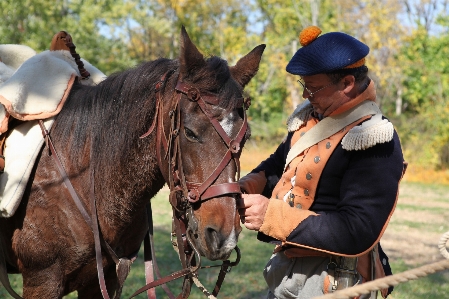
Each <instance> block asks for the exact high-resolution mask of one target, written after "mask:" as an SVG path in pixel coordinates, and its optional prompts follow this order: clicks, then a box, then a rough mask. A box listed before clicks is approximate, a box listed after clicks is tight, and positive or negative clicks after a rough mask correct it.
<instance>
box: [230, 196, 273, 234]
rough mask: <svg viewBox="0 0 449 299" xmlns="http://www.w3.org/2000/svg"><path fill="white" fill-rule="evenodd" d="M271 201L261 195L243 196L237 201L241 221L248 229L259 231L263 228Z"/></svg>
mask: <svg viewBox="0 0 449 299" xmlns="http://www.w3.org/2000/svg"><path fill="white" fill-rule="evenodd" d="M268 202H269V199H268V198H266V197H265V196H263V195H260V194H242V197H241V198H240V200H239V201H237V203H238V204H237V209H238V210H239V214H240V221H242V223H243V224H244V225H245V227H246V228H247V229H250V230H256V231H258V230H259V229H260V227H261V226H262V223H263V220H264V218H265V213H266V211H267V207H268Z"/></svg>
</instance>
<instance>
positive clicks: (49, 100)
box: [0, 45, 106, 217]
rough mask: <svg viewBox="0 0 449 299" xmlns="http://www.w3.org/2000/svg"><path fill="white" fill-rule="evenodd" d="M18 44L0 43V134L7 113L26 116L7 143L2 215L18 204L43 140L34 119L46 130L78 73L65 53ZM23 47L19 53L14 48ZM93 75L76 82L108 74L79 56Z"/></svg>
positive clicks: (5, 127) (1, 178)
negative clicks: (41, 122) (38, 51)
mask: <svg viewBox="0 0 449 299" xmlns="http://www.w3.org/2000/svg"><path fill="white" fill-rule="evenodd" d="M27 48H28V47H26V46H20V45H0V60H1V62H0V103H1V104H3V106H1V105H0V125H1V126H0V134H3V133H5V132H6V131H7V130H8V120H9V118H10V117H14V118H17V119H19V120H27V121H26V122H25V123H23V124H21V125H19V126H17V127H16V128H14V129H13V130H12V131H11V132H10V135H9V137H8V138H7V139H6V142H5V150H4V156H5V170H4V173H3V174H1V175H0V217H11V216H12V215H14V213H15V211H16V210H17V208H18V207H19V204H20V201H21V199H22V196H23V194H24V190H25V187H26V185H27V183H28V179H29V176H30V174H31V170H32V169H33V166H34V163H35V161H36V158H37V156H38V154H39V152H40V150H41V149H42V146H43V144H44V138H43V137H42V131H41V129H40V127H39V124H38V121H37V120H38V119H43V120H45V121H44V124H45V127H46V128H47V130H50V128H51V125H52V124H53V121H54V116H55V115H57V114H58V113H59V112H60V111H61V109H62V107H63V105H64V103H65V101H66V99H67V97H68V95H69V92H70V89H71V87H72V86H73V83H74V82H75V80H76V78H77V77H81V76H80V73H79V70H78V67H77V65H76V63H75V60H74V59H73V58H72V56H71V54H70V52H69V51H66V50H58V51H44V52H42V53H39V54H35V53H33V50H32V49H30V48H28V49H27ZM17 50H22V51H17ZM82 61H83V63H84V68H85V69H86V70H87V71H88V72H89V73H90V74H91V76H90V77H89V79H86V80H80V82H81V83H82V84H85V85H96V84H98V83H100V82H101V81H102V80H104V79H105V78H106V75H104V74H103V73H102V72H101V71H100V70H98V69H97V68H95V67H94V66H92V65H91V64H90V63H88V62H87V61H85V60H83V59H82Z"/></svg>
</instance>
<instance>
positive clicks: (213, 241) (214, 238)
mask: <svg viewBox="0 0 449 299" xmlns="http://www.w3.org/2000/svg"><path fill="white" fill-rule="evenodd" d="M206 239H207V241H208V242H207V243H208V244H210V247H212V248H220V246H221V244H220V243H221V242H220V237H219V234H218V232H217V231H216V230H215V229H214V228H212V227H208V228H206Z"/></svg>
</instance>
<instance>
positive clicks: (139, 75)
mask: <svg viewBox="0 0 449 299" xmlns="http://www.w3.org/2000/svg"><path fill="white" fill-rule="evenodd" d="M169 70H177V71H176V72H175V73H174V74H173V75H172V76H171V77H170V78H169V79H170V82H171V83H170V84H172V85H173V87H174V84H175V83H176V79H175V78H172V77H177V76H178V72H179V61H178V60H170V59H166V58H159V59H157V60H154V61H151V62H146V63H143V64H140V65H139V66H137V67H134V68H131V69H128V70H125V71H123V72H119V73H114V74H112V75H111V76H109V77H108V78H106V79H105V80H104V81H103V82H101V83H100V84H98V85H97V86H84V85H82V84H79V83H78V84H75V85H74V86H73V88H72V90H71V92H70V95H69V98H68V99H67V101H66V104H65V106H64V109H62V111H61V112H60V114H59V115H58V116H57V118H56V121H55V125H54V126H53V129H52V136H57V138H58V139H59V141H60V144H70V147H68V148H67V149H66V150H68V151H70V153H69V155H68V156H69V157H70V156H72V157H80V156H81V155H83V154H84V153H85V152H86V151H87V152H89V151H90V150H91V149H92V157H91V158H92V159H94V158H95V159H97V160H98V159H100V160H103V162H106V163H113V162H118V161H123V159H126V157H127V156H129V154H130V153H131V152H132V151H135V150H136V149H135V148H134V147H135V144H136V140H138V139H139V136H141V135H142V134H144V133H145V131H146V130H147V129H148V128H149V127H150V125H151V123H152V121H153V118H154V117H155V113H154V112H155V111H156V109H155V91H154V87H155V84H156V82H158V81H159V80H160V78H161V76H162V75H163V74H164V73H166V72H167V71H169ZM183 80H184V81H188V82H189V83H191V84H192V85H194V86H195V87H196V88H198V89H199V90H200V91H208V92H213V93H217V94H218V95H219V98H220V102H219V107H221V108H223V109H226V110H228V109H234V108H235V107H236V106H237V105H238V101H237V98H238V97H237V98H236V94H237V95H241V92H242V88H241V87H240V85H239V84H237V83H236V82H235V81H234V80H232V77H231V74H230V71H229V67H228V64H227V62H226V61H225V60H223V59H221V58H219V57H217V56H212V57H209V58H207V59H206V66H204V67H202V68H201V69H197V70H194V71H192V72H191V73H189V74H188V76H186V77H185V78H183ZM170 84H168V86H167V87H166V89H168V88H171V85H170ZM167 92H171V91H168V90H167ZM165 100H166V99H165ZM75 124H76V125H75ZM90 147H91V148H90ZM151 154H153V155H155V153H151ZM104 160H106V161H104ZM98 162H100V161H98Z"/></svg>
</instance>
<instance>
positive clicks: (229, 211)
mask: <svg viewBox="0 0 449 299" xmlns="http://www.w3.org/2000/svg"><path fill="white" fill-rule="evenodd" d="M180 48H181V51H180V57H179V77H178V80H177V83H175V84H176V87H175V89H176V92H175V95H174V97H175V98H176V97H178V101H177V104H176V105H177V106H176V107H175V106H173V105H172V107H171V108H170V109H171V113H170V115H171V120H170V123H171V124H170V125H169V124H167V122H165V130H166V131H165V133H166V135H170V137H169V138H168V147H167V148H168V151H169V153H170V154H169V155H168V156H170V157H171V158H170V160H171V166H170V169H169V171H168V174H166V176H169V177H170V179H169V181H170V188H171V189H172V190H171V191H172V192H171V195H170V201H171V203H172V205H173V206H177V209H178V211H179V213H180V215H181V214H182V213H183V212H185V211H186V210H187V216H186V217H184V218H183V216H181V221H182V220H183V219H184V220H186V222H187V221H188V230H187V233H188V237H189V239H190V240H191V242H192V245H193V246H194V247H195V248H196V249H197V250H198V251H199V253H200V254H201V255H203V256H206V257H207V258H208V259H210V260H217V259H226V258H228V257H229V255H230V254H231V252H232V250H233V249H234V248H235V246H236V244H237V239H238V235H239V233H240V232H241V230H242V229H241V227H240V222H239V217H238V213H237V210H236V200H235V198H236V196H239V193H240V189H239V187H238V184H237V183H236V174H237V173H238V172H239V166H238V164H239V163H238V158H239V156H240V153H241V147H242V146H243V143H244V140H245V139H246V138H247V136H248V135H249V129H248V126H247V121H246V116H245V103H244V99H243V95H242V93H243V88H244V87H245V85H246V84H247V83H248V82H249V81H250V80H251V78H252V77H253V76H254V75H255V74H256V72H257V70H258V67H259V63H260V59H261V56H262V53H263V50H264V49H265V45H260V46H258V47H256V48H255V49H254V50H252V51H251V52H250V53H249V54H247V55H246V56H244V57H243V58H241V59H240V60H239V61H238V62H237V64H236V65H235V66H232V67H229V66H228V64H227V62H226V61H225V60H223V59H221V58H219V57H210V58H207V59H205V58H204V57H203V55H202V54H201V53H200V52H199V51H198V49H197V48H196V46H195V45H194V44H193V43H192V41H191V40H190V38H189V36H188V35H187V33H186V31H185V29H184V28H183V29H182V36H181V47H180ZM175 82H176V81H175ZM164 110H166V109H164ZM167 131H170V132H171V133H170V134H169V133H168V132H167Z"/></svg>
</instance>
